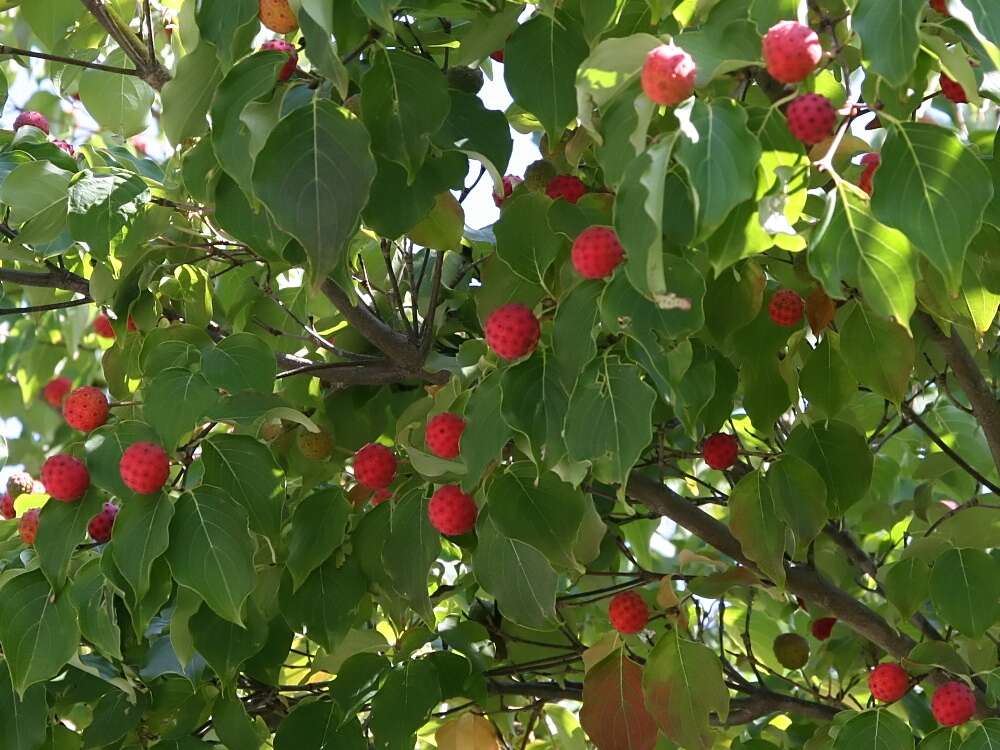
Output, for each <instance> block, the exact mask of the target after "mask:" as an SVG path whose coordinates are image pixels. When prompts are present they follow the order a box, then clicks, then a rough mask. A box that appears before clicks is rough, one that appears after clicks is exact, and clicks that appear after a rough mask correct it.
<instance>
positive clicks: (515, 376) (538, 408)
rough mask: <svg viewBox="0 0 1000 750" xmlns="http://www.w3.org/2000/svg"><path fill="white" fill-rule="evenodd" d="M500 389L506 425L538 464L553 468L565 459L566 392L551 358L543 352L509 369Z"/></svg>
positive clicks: (505, 373)
mask: <svg viewBox="0 0 1000 750" xmlns="http://www.w3.org/2000/svg"><path fill="white" fill-rule="evenodd" d="M501 388H502V391H503V415H504V419H505V420H506V422H507V424H509V425H510V426H511V427H512V428H514V429H515V430H517V431H518V432H520V433H521V434H523V435H524V436H525V437H526V438H527V440H528V441H529V442H530V444H531V450H532V455H533V457H534V460H535V461H536V462H537V463H541V464H543V465H544V466H546V467H552V466H555V465H556V464H557V463H558V462H559V461H561V460H562V459H563V457H564V456H565V455H566V446H565V443H564V442H563V437H562V428H563V423H564V422H565V421H566V409H567V407H568V406H569V392H568V391H567V389H566V387H565V386H564V385H563V383H562V381H561V380H560V379H559V372H558V371H557V368H556V363H555V361H554V360H553V358H552V356H551V355H550V354H549V352H547V351H545V350H542V351H540V352H537V353H536V354H535V356H533V357H529V358H528V359H526V360H524V361H523V362H520V363H518V364H517V365H515V366H514V367H510V368H508V369H507V370H506V371H504V373H503V382H502V383H501ZM463 440H464V438H463ZM463 453H464V446H463Z"/></svg>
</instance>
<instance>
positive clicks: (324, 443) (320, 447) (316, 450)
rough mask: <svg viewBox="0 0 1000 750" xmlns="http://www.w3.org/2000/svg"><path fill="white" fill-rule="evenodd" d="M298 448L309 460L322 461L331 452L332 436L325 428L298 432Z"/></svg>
mask: <svg viewBox="0 0 1000 750" xmlns="http://www.w3.org/2000/svg"><path fill="white" fill-rule="evenodd" d="M298 440H299V450H300V451H301V452H302V455H303V456H305V457H306V458H308V459H309V460H310V461H322V460H324V459H327V458H329V457H330V454H331V453H333V438H332V437H331V436H330V433H329V432H327V431H326V430H323V429H320V431H319V432H300V433H299V439H298Z"/></svg>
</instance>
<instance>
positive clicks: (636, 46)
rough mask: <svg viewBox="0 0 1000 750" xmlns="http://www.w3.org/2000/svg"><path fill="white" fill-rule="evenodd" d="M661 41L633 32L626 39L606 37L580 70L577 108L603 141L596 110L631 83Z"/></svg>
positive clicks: (582, 122) (595, 134)
mask: <svg viewBox="0 0 1000 750" xmlns="http://www.w3.org/2000/svg"><path fill="white" fill-rule="evenodd" d="M660 44H661V42H660V40H659V39H657V38H656V37H655V36H653V35H652V34H632V35H631V36H627V37H622V38H614V37H612V38H610V39H604V40H603V41H601V42H600V43H599V44H598V45H597V46H596V47H594V49H593V51H592V52H591V53H590V56H589V57H587V59H586V60H584V61H583V62H582V63H581V64H580V67H579V68H578V69H577V73H576V100H577V110H578V111H579V113H580V123H581V125H583V127H584V128H586V129H587V130H588V131H590V133H591V134H592V135H594V136H595V137H596V138H597V139H598V140H600V137H601V136H600V133H599V132H598V131H597V128H596V123H595V122H594V116H593V111H594V110H595V109H599V110H602V112H603V110H604V107H605V105H606V104H608V102H610V101H611V100H612V99H614V98H615V97H616V96H617V95H618V94H619V93H621V91H622V90H623V89H624V88H625V87H626V86H628V85H629V84H630V83H631V82H632V81H633V80H635V78H636V76H637V75H638V74H639V71H640V70H642V66H643V64H644V63H645V62H646V57H647V55H649V53H650V52H651V51H652V50H653V49H654V48H656V47H659V46H660Z"/></svg>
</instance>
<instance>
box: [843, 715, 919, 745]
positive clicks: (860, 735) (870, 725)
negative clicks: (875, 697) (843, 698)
mask: <svg viewBox="0 0 1000 750" xmlns="http://www.w3.org/2000/svg"><path fill="white" fill-rule="evenodd" d="M859 747H877V748H886V750H912V748H913V733H912V732H911V731H910V728H909V727H908V726H906V724H905V723H904V722H903V720H902V719H900V718H897V717H896V716H895V715H893V714H891V713H889V712H888V711H881V710H875V711H865V712H864V713H860V714H857V715H856V716H854V717H852V718H851V719H849V720H848V722H847V723H846V724H844V726H842V727H841V728H840V732H839V733H838V734H837V739H836V740H835V741H834V743H833V750H857V748H859Z"/></svg>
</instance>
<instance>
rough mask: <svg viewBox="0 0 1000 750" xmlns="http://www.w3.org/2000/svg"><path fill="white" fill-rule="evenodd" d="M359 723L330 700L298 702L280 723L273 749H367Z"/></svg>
mask: <svg viewBox="0 0 1000 750" xmlns="http://www.w3.org/2000/svg"><path fill="white" fill-rule="evenodd" d="M367 748H368V742H367V741H366V740H365V738H364V735H363V734H362V732H361V724H360V723H359V722H358V720H357V719H356V718H354V717H349V718H345V717H344V712H343V711H342V710H341V709H340V707H339V706H338V705H337V704H336V703H335V702H331V701H316V702H313V703H299V704H298V705H297V706H296V707H295V708H294V709H293V710H292V712H291V713H290V714H289V715H288V718H287V719H285V720H284V721H283V722H281V726H279V727H278V732H277V734H276V735H275V737H274V750H367Z"/></svg>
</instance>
